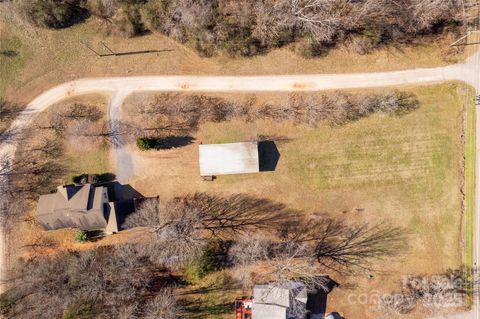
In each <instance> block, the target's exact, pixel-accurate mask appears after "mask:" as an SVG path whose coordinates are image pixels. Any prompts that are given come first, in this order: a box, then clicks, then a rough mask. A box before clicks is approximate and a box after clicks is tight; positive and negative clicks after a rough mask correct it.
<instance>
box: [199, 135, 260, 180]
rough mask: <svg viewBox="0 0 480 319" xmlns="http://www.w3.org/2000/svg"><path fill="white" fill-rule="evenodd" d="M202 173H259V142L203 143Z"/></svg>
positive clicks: (201, 152)
mask: <svg viewBox="0 0 480 319" xmlns="http://www.w3.org/2000/svg"><path fill="white" fill-rule="evenodd" d="M199 162H200V175H201V176H212V175H227V174H243V173H258V172H259V171H260V169H259V161H258V143H257V142H244V143H225V144H201V145H200V146H199Z"/></svg>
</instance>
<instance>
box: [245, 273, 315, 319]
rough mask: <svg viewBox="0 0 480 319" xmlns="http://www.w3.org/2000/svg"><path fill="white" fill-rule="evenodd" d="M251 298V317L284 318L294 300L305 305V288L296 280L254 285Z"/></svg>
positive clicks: (257, 318) (258, 318)
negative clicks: (279, 283) (252, 300)
mask: <svg viewBox="0 0 480 319" xmlns="http://www.w3.org/2000/svg"><path fill="white" fill-rule="evenodd" d="M253 299H254V303H253V319H263V318H269V319H286V317H287V314H288V313H289V310H290V309H292V306H293V303H294V302H295V301H299V302H301V304H303V305H305V307H306V302H307V289H306V288H305V285H304V284H303V283H302V282H298V281H289V282H286V283H283V284H281V285H277V284H267V285H256V286H255V287H254V288H253Z"/></svg>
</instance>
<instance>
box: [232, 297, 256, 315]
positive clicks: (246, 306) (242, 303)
mask: <svg viewBox="0 0 480 319" xmlns="http://www.w3.org/2000/svg"><path fill="white" fill-rule="evenodd" d="M252 306H253V297H241V298H237V299H235V319H252Z"/></svg>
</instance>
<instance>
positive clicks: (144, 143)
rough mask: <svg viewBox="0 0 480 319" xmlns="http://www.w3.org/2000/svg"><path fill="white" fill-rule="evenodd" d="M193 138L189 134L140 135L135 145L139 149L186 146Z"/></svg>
mask: <svg viewBox="0 0 480 319" xmlns="http://www.w3.org/2000/svg"><path fill="white" fill-rule="evenodd" d="M193 141H195V138H194V137H192V136H189V135H182V136H175V135H172V136H166V137H142V138H140V139H138V140H137V146H138V148H140V149H141V150H149V149H155V150H168V149H172V148H177V147H182V146H187V145H190V144H192V143H193Z"/></svg>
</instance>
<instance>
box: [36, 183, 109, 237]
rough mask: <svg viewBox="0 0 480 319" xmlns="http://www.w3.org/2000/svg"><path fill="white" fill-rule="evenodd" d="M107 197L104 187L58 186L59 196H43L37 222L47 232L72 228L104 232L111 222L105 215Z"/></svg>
mask: <svg viewBox="0 0 480 319" xmlns="http://www.w3.org/2000/svg"><path fill="white" fill-rule="evenodd" d="M104 194H105V195H104ZM106 194H107V190H106V188H105V187H103V186H100V187H94V186H93V185H91V184H85V185H83V186H74V185H67V186H59V187H58V188H57V192H55V193H53V194H48V195H42V196H40V199H39V201H38V205H37V211H36V218H37V221H38V223H39V224H40V225H42V226H43V228H44V229H46V230H52V229H59V228H71V227H74V228H79V229H81V230H100V229H104V228H106V226H107V222H108V221H109V219H110V218H109V214H108V212H106V211H105V208H106V207H105V204H106V202H108V197H107V196H108V195H106ZM104 196H105V198H104ZM106 213H107V214H106Z"/></svg>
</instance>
